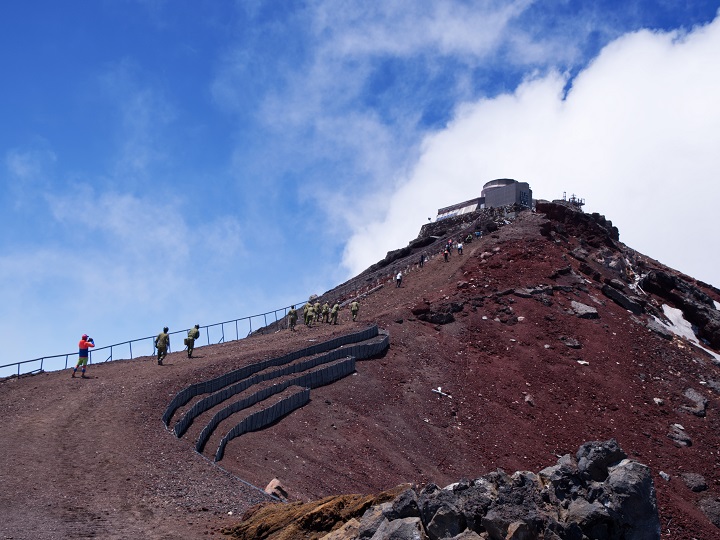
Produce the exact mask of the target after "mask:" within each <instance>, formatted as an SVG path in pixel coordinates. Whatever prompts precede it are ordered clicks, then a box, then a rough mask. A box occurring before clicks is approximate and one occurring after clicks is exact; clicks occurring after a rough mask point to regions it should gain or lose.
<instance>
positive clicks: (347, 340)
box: [162, 325, 389, 429]
mask: <svg viewBox="0 0 720 540" xmlns="http://www.w3.org/2000/svg"><path fill="white" fill-rule="evenodd" d="M378 334H379V331H378V327H377V325H373V326H370V327H368V328H366V329H364V330H360V331H359V332H354V333H352V334H346V335H344V336H339V337H337V338H333V339H331V340H328V341H324V342H322V343H317V344H315V345H311V346H310V347H306V348H304V349H301V350H299V351H295V352H292V353H289V354H286V355H284V356H280V357H278V358H273V359H270V360H264V361H262V362H257V363H255V364H250V365H247V366H244V367H242V368H240V369H236V370H234V371H231V372H230V373H226V374H225V375H221V376H219V377H216V378H214V379H210V380H208V381H202V382H199V383H195V384H192V385H190V386H188V387H187V388H185V389H183V390H181V391H180V392H178V393H177V394H176V395H175V397H174V398H173V399H172V401H171V402H170V404H169V405H168V406H167V408H166V409H165V413H164V414H163V417H162V420H163V422H164V423H165V425H166V426H169V425H170V419H171V418H172V416H173V414H175V411H177V410H178V409H179V408H180V407H182V406H183V405H185V404H186V403H188V402H189V401H190V400H191V399H192V398H194V397H195V396H199V395H202V394H211V393H214V392H218V391H219V390H221V389H223V388H225V387H226V386H229V385H231V384H234V383H236V382H238V381H240V380H242V379H246V378H248V377H250V376H251V375H254V374H255V373H258V372H259V371H263V370H266V369H268V368H270V367H275V366H281V365H284V364H289V363H290V362H293V361H294V360H297V359H298V358H303V357H305V356H314V355H318V354H322V353H324V352H327V351H331V350H333V349H337V348H339V347H342V346H344V345H349V344H352V343H359V342H361V341H367V340H369V339H372V338H374V337H376V336H377V335H378ZM383 341H384V340H383ZM387 346H389V337H388V339H387V343H386V344H385V347H384V348H387ZM384 348H383V349H381V350H380V351H379V352H382V350H384ZM346 354H351V355H352V352H349V351H348V353H346ZM186 429H187V428H186Z"/></svg>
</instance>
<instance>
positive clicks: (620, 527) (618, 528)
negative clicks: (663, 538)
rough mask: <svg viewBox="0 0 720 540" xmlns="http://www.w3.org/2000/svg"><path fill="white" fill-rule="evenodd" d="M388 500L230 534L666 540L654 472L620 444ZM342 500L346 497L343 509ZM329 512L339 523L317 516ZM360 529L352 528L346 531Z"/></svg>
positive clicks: (384, 539)
mask: <svg viewBox="0 0 720 540" xmlns="http://www.w3.org/2000/svg"><path fill="white" fill-rule="evenodd" d="M387 495H388V494H387V493H386V494H385V497H380V498H379V499H376V501H382V500H385V501H386V502H382V503H379V504H373V505H372V506H370V507H369V508H368V503H369V502H370V500H369V499H365V500H363V501H362V503H361V504H357V503H356V506H355V512H354V513H353V512H348V511H347V510H349V508H348V506H350V505H348V504H347V501H345V504H341V505H340V506H343V507H345V508H344V510H345V512H342V514H340V513H338V512H337V505H334V504H331V503H329V500H328V499H324V500H323V501H319V503H318V504H316V505H312V503H306V504H307V505H309V506H308V512H307V514H305V515H299V514H298V513H296V512H294V513H292V514H293V515H292V521H291V522H290V521H289V522H287V523H284V524H282V525H280V524H279V523H278V522H277V519H275V518H273V517H272V515H273V514H274V513H277V515H278V516H279V515H285V516H289V514H288V512H287V511H286V509H287V506H286V505H276V506H275V507H265V508H264V509H263V512H258V513H256V514H255V515H252V516H246V517H247V518H248V519H247V520H246V521H245V522H244V523H243V525H242V526H239V527H237V528H235V529H234V530H226V531H225V532H226V533H229V534H233V536H234V537H236V538H247V539H249V538H256V539H260V538H267V539H280V538H285V537H286V536H282V532H281V531H283V530H284V531H285V532H287V530H288V529H292V530H293V531H294V533H295V534H297V535H299V536H298V537H302V538H309V539H314V540H318V539H323V538H324V539H326V540H359V539H370V540H390V539H403V538H408V539H410V538H412V539H418V540H423V539H430V540H440V539H454V540H459V539H470V538H475V539H477V538H480V539H485V540H531V539H540V538H542V539H546V540H551V539H552V540H585V539H590V538H592V539H595V540H655V539H658V538H660V520H659V517H658V510H657V503H656V498H655V486H654V484H653V481H652V475H651V473H650V469H649V467H647V466H645V465H643V464H641V463H638V462H636V461H633V460H629V459H627V456H626V454H625V453H624V452H623V451H622V449H621V448H620V447H619V446H618V444H617V442H616V441H615V440H609V441H605V442H588V443H585V444H583V445H582V446H581V447H580V449H579V450H578V452H577V454H576V455H575V456H570V455H565V456H563V457H561V458H560V459H559V460H558V462H557V464H556V465H553V466H552V467H548V468H546V469H543V470H542V471H540V472H539V473H537V474H535V473H532V472H527V471H522V472H516V473H514V474H512V475H508V474H506V473H505V472H504V471H502V470H498V471H496V472H493V473H490V474H487V475H485V476H482V477H480V478H477V479H475V480H463V481H460V482H457V483H455V484H452V485H450V486H448V487H445V488H442V489H441V488H439V487H438V486H436V485H434V484H429V485H427V486H425V487H424V488H423V489H418V488H416V487H406V488H404V489H401V490H400V493H399V494H398V495H397V496H395V497H394V498H393V499H392V501H388V500H387ZM342 497H347V496H341V497H338V499H340V498H342ZM358 502H359V501H358ZM363 503H364V504H363ZM323 508H325V509H328V510H330V509H332V511H331V512H329V513H330V514H334V515H324V516H320V515H319V514H322V513H323ZM351 514H352V515H351ZM353 519H354V520H356V521H355V522H353V524H352V525H353V526H351V527H350V526H348V527H343V526H344V525H345V523H347V522H349V521H350V520H353ZM257 520H267V522H273V523H274V526H270V527H269V526H267V525H268V523H267V522H266V523H265V525H263V523H262V522H259V523H255V521H257ZM278 525H280V526H279V527H278ZM244 531H247V532H249V531H252V534H253V536H247V535H244V534H243V532H244ZM261 531H262V532H263V534H262V535H259V533H260V532H261Z"/></svg>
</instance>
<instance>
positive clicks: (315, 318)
mask: <svg viewBox="0 0 720 540" xmlns="http://www.w3.org/2000/svg"><path fill="white" fill-rule="evenodd" d="M359 311H360V304H359V302H358V301H357V300H353V301H352V302H351V303H350V313H351V314H352V320H353V321H356V320H357V316H358V312H359ZM339 313H340V302H339V300H336V301H335V302H334V303H333V306H332V307H330V304H329V303H328V302H325V303H324V304H323V305H322V306H321V305H320V302H318V301H315V303H312V302H308V303H307V304H305V305H304V306H303V322H304V323H305V326H307V327H308V328H312V325H313V323H314V322H317V323H319V322H321V321H322V322H324V323H325V324H337V323H338V314H339ZM287 318H288V328H289V329H290V331H292V332H295V326H296V325H297V319H298V313H297V309H295V306H290V311H288V314H287Z"/></svg>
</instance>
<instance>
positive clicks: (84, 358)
mask: <svg viewBox="0 0 720 540" xmlns="http://www.w3.org/2000/svg"><path fill="white" fill-rule="evenodd" d="M94 346H95V342H94V341H93V338H91V337H88V335H87V334H83V335H82V337H81V338H80V342H79V343H78V349H79V351H78V363H77V365H76V366H75V367H74V368H73V372H72V378H73V379H74V378H75V373H77V370H78V368H79V367H80V368H82V370H81V372H82V375H80V376H81V377H82V378H83V379H87V378H88V377H86V376H85V366H87V363H88V359H89V358H90V348H91V347H94Z"/></svg>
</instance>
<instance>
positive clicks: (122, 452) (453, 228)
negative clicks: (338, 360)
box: [0, 201, 720, 539]
mask: <svg viewBox="0 0 720 540" xmlns="http://www.w3.org/2000/svg"><path fill="white" fill-rule="evenodd" d="M476 233H478V234H476ZM619 238H620V235H619V232H618V230H617V228H615V227H614V226H613V225H612V223H611V222H610V221H608V220H606V219H605V218H604V217H603V216H600V215H598V214H585V213H583V212H581V211H579V209H578V208H576V207H573V206H572V205H569V204H564V203H562V202H545V201H538V203H537V206H536V211H529V210H520V209H518V208H512V207H508V208H502V209H487V210H482V211H479V212H477V213H474V214H471V215H465V216H458V217H456V218H448V219H447V220H442V221H439V222H435V223H431V224H428V225H426V226H425V227H423V229H422V230H421V233H420V235H419V236H418V238H416V239H415V240H413V241H411V242H410V243H409V244H408V246H406V247H405V248H402V249H399V250H397V251H394V252H391V253H388V256H387V257H385V259H383V260H382V261H379V262H378V263H377V264H375V265H373V266H371V267H370V268H368V269H367V270H366V271H365V272H363V273H362V274H360V275H358V276H357V277H355V278H353V279H351V280H349V281H348V282H346V283H343V284H341V285H340V286H338V287H337V288H335V289H333V290H331V291H328V292H326V293H325V294H323V295H321V296H320V297H319V298H318V299H317V300H318V301H319V302H320V303H321V304H322V303H324V302H325V301H326V300H327V301H329V302H335V301H337V302H338V303H339V305H341V306H343V307H342V309H341V312H340V317H339V324H338V325H331V324H325V323H322V322H320V323H315V324H313V325H312V326H305V325H303V324H302V321H301V320H299V321H298V327H297V331H296V332H291V331H289V330H288V329H287V328H286V326H285V324H284V322H283V324H278V325H276V326H275V327H268V328H266V329H264V333H258V334H255V335H253V336H250V337H249V338H247V339H244V340H240V341H236V342H231V343H226V344H220V345H212V346H205V347H199V348H196V350H195V356H196V357H197V358H193V359H192V360H190V359H187V357H186V355H184V354H183V353H182V352H176V353H172V354H170V355H168V357H167V360H166V362H165V363H166V364H168V365H167V366H157V364H156V363H155V362H153V361H152V359H151V358H144V359H136V360H132V361H117V362H112V363H107V364H101V365H94V366H92V369H91V370H90V371H89V373H90V374H91V375H92V377H93V378H92V379H90V380H86V381H85V380H75V379H71V378H70V376H69V373H67V372H62V373H60V372H56V373H42V374H39V375H35V376H32V377H22V378H19V379H18V378H13V379H8V380H5V381H3V382H2V383H0V407H2V411H3V420H2V435H3V436H2V439H1V442H0V455H2V456H4V458H3V463H2V468H1V470H2V472H1V473H0V474H1V475H2V484H3V493H2V495H0V498H1V501H0V531H2V532H3V533H4V534H5V535H6V536H13V537H14V538H34V537H45V538H66V537H78V536H83V535H86V536H87V535H95V536H103V537H106V538H124V537H128V536H130V535H136V536H141V537H149V538H164V537H168V538H169V537H180V538H183V537H185V538H194V537H197V536H198V535H199V534H202V533H207V532H213V531H216V530H217V528H218V527H221V526H232V525H233V524H234V523H235V522H236V521H237V518H238V517H239V514H242V513H243V512H245V511H246V510H247V509H248V508H250V507H251V506H252V505H254V504H256V503H258V502H262V501H267V500H269V499H268V497H267V496H266V495H265V494H264V493H263V492H262V491H261V490H257V489H255V488H254V487H253V486H260V487H261V488H262V487H264V486H265V485H267V484H268V482H269V481H270V480H272V479H273V478H277V479H279V480H280V481H281V482H282V484H283V485H284V486H285V488H286V489H287V491H288V493H289V498H290V499H291V500H292V499H302V500H309V499H316V498H320V497H325V496H329V495H337V494H343V493H365V494H370V493H376V492H380V491H382V490H387V489H391V488H393V487H395V486H397V485H400V484H403V483H413V484H417V485H425V484H429V483H433V484H436V485H439V486H444V485H447V484H450V483H452V482H456V481H458V480H460V479H463V478H464V479H468V478H478V477H480V476H482V475H486V474H488V473H491V472H493V471H496V470H497V469H503V470H505V471H508V472H511V471H515V470H534V471H537V470H540V469H543V468H545V467H548V466H550V465H553V464H554V463H555V462H556V461H557V460H558V457H560V456H563V455H565V454H574V453H575V452H576V451H577V449H578V448H579V447H580V446H581V445H583V444H584V443H586V442H587V441H606V440H614V441H617V443H618V444H619V445H620V446H621V447H622V450H623V451H624V452H625V453H626V454H627V456H628V457H629V458H631V459H633V460H636V461H638V462H641V463H643V464H645V465H647V466H649V467H650V470H651V471H652V478H653V480H654V483H655V489H656V491H657V502H658V509H659V515H660V523H661V527H662V537H663V538H673V539H675V538H677V539H681V538H682V539H688V538H703V539H707V538H717V537H719V536H720V530H719V529H718V528H717V526H718V525H719V524H720V513H719V512H718V507H719V506H720V503H719V502H718V497H719V496H720V472H719V469H718V467H720V457H719V456H718V448H720V429H719V428H720V422H719V421H718V413H717V411H718V403H719V399H718V397H719V395H720V354H719V353H718V351H720V312H719V311H718V308H719V307H720V290H718V289H717V288H715V287H713V286H711V285H709V284H706V283H702V282H699V281H697V280H694V279H693V278H692V277H690V276H686V275H683V274H681V273H679V272H677V271H675V270H673V269H671V268H667V267H665V266H664V265H662V264H661V263H659V262H658V261H655V260H652V259H650V258H649V257H647V256H644V255H642V254H640V253H638V252H636V251H634V250H633V249H631V248H630V247H628V246H625V245H624V244H623V243H622V242H620V240H619ZM450 240H452V241H453V251H452V254H451V255H449V257H448V258H447V261H446V260H445V257H444V256H443V251H444V248H445V247H446V246H447V245H448V242H449V241H450ZM457 240H461V241H463V242H464V245H463V253H462V254H459V253H458V250H457V248H456V241H457ZM466 240H469V242H465V241H466ZM421 255H424V258H423V265H422V266H421V265H420V264H419V261H420V256H421ZM398 273H401V274H402V281H401V283H400V286H399V287H398V286H397V283H396V279H395V278H396V276H397V274H398ZM356 298H357V299H359V303H360V310H359V314H358V317H357V320H356V321H353V320H352V318H351V316H350V312H349V310H348V309H347V304H349V303H350V301H352V300H353V299H356ZM300 319H302V314H301V316H300ZM374 326H377V327H378V328H379V329H381V330H382V331H383V332H384V333H383V335H388V336H389V347H388V348H386V349H384V351H383V352H382V353H381V354H379V355H377V354H376V355H374V356H372V357H370V358H368V359H363V360H360V359H358V360H357V361H356V363H355V365H354V372H352V374H350V375H348V376H345V377H341V378H339V379H337V380H335V381H334V382H331V383H329V384H326V385H324V386H318V387H317V388H312V390H311V391H310V394H309V399H308V400H307V401H306V402H305V403H304V405H302V406H300V407H299V408H296V409H295V410H293V411H292V412H289V413H287V414H285V415H284V416H283V417H281V418H279V419H278V420H276V421H273V423H271V425H269V426H268V427H265V428H264V429H261V430H258V431H249V432H246V433H243V434H242V435H240V436H238V437H235V438H233V439H232V440H230V441H229V442H227V444H226V446H225V447H224V455H223V457H222V459H221V460H220V461H217V462H216V463H214V462H213V460H214V459H216V456H215V450H216V448H217V446H218V441H219V439H220V437H221V436H222V434H223V433H227V432H228V431H229V430H230V429H231V428H232V427H233V426H234V425H235V424H237V423H238V421H239V419H238V418H236V417H235V415H234V414H233V415H230V416H229V417H227V418H225V419H222V420H220V421H219V422H218V424H217V427H216V432H217V433H214V434H212V435H211V436H210V438H209V442H208V444H206V445H205V447H204V448H203V450H202V452H200V453H198V452H196V451H195V448H196V441H197V439H198V437H199V436H200V434H201V432H202V430H203V427H204V426H207V425H208V424H210V423H212V419H213V418H214V417H215V415H217V414H218V412H219V410H218V409H216V408H215V405H213V406H212V408H209V409H207V410H204V411H202V412H199V413H198V414H197V415H195V416H194V418H193V420H192V422H191V423H190V424H189V425H188V426H187V429H186V430H185V431H184V432H183V433H182V435H181V436H178V435H177V433H176V432H175V431H173V429H174V426H175V425H177V423H178V422H179V421H181V419H182V418H183V417H184V416H186V415H188V413H189V411H191V409H192V408H193V407H195V406H196V404H197V403H199V401H200V400H201V399H205V398H207V397H210V398H211V400H212V399H215V398H212V396H213V395H214V394H213V391H212V390H210V389H209V387H208V388H206V387H205V386H202V385H198V386H195V387H194V388H196V389H197V388H201V387H202V389H203V392H205V391H206V390H207V392H205V393H204V394H202V395H200V394H198V395H195V396H193V397H190V398H188V401H187V402H185V403H184V404H182V405H181V406H179V407H178V408H177V409H176V410H174V411H172V412H171V414H170V415H169V417H168V418H166V420H167V421H168V424H167V426H168V428H169V429H167V430H166V429H165V426H164V425H163V423H162V421H161V418H162V417H163V413H165V412H166V411H167V408H168V405H169V404H170V403H171V402H172V400H173V398H175V397H176V396H178V395H179V393H181V392H183V391H184V390H185V389H187V388H188V387H189V386H190V385H194V384H195V383H203V382H204V381H209V380H211V379H213V378H220V377H224V376H227V374H229V373H233V372H237V370H241V369H249V368H248V366H252V365H258V363H259V362H263V361H267V360H269V359H277V358H281V357H288V358H289V356H288V355H290V354H291V353H293V352H294V351H299V350H301V349H303V350H305V349H308V348H309V347H312V346H313V345H314V344H319V343H325V342H327V341H328V340H331V339H339V338H341V337H342V336H346V335H349V334H353V333H355V334H357V333H359V332H360V331H362V330H365V329H368V328H370V327H374ZM316 354H320V353H319V352H317V353H316ZM293 362H294V360H293ZM267 369H270V368H267ZM273 369H274V368H273ZM288 392H291V391H290V390H288ZM291 393H292V392H291ZM242 396H243V394H242V393H241V394H238V395H237V396H235V397H228V399H230V400H231V401H232V400H235V401H237V400H238V399H241V398H242ZM278 396H279V394H278ZM276 397H277V396H276ZM280 397H282V396H280ZM223 398H224V396H223ZM215 401H218V402H219V401H220V397H218V398H217V399H216V400H215ZM206 403H207V402H206ZM197 410H199V409H197ZM213 437H214V438H213ZM230 513H231V515H229V514H230ZM713 523H714V524H713ZM48 531H50V532H48Z"/></svg>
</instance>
